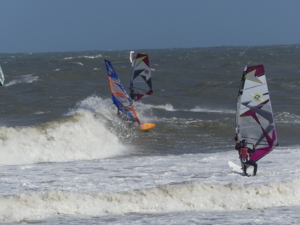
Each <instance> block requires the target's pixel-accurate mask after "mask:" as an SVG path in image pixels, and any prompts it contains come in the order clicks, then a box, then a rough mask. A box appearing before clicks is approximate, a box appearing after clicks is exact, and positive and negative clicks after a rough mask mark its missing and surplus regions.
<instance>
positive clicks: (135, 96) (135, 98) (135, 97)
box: [129, 87, 137, 101]
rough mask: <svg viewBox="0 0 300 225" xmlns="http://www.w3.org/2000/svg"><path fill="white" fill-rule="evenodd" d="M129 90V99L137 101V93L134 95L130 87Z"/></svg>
mask: <svg viewBox="0 0 300 225" xmlns="http://www.w3.org/2000/svg"><path fill="white" fill-rule="evenodd" d="M129 89H130V93H129V95H130V98H131V99H132V100H134V101H137V93H135V92H134V91H133V89H132V88H131V87H130V88H129Z"/></svg>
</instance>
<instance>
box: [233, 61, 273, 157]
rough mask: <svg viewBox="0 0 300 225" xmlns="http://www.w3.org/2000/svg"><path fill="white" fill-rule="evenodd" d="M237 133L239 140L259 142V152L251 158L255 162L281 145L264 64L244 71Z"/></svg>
mask: <svg viewBox="0 0 300 225" xmlns="http://www.w3.org/2000/svg"><path fill="white" fill-rule="evenodd" d="M236 133H237V137H238V139H239V140H243V139H245V140H247V141H248V143H256V146H255V149H256V151H255V153H251V156H250V158H251V159H252V160H254V161H258V160H259V159H261V158H262V157H264V156H265V155H267V154H268V153H270V152H271V151H272V150H273V149H274V148H275V147H276V146H277V145H278V142H277V134H276V128H275V122H274V116H273V112H272V105H271V101H270V94H269V90H268V85H267V80H266V74H265V70H264V66H263V65H257V66H248V67H246V68H245V70H244V73H243V77H242V80H241V84H240V88H239V93H238V102H237V112H236Z"/></svg>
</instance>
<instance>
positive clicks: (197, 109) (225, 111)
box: [148, 103, 235, 114]
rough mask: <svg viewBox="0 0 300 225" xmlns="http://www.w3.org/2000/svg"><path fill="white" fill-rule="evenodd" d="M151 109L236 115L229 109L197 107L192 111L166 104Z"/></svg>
mask: <svg viewBox="0 0 300 225" xmlns="http://www.w3.org/2000/svg"><path fill="white" fill-rule="evenodd" d="M148 106H149V107H151V108H155V109H163V110H166V111H186V112H208V113H230V114H232V113H235V111H234V110H227V109H208V108H203V107H199V106H196V107H195V108H192V109H176V108H174V106H173V105H171V104H169V103H168V104H165V105H148Z"/></svg>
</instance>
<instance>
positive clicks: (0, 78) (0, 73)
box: [0, 66, 5, 86]
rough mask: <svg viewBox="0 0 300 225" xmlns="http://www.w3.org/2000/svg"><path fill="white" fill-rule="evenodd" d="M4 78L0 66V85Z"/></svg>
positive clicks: (2, 83)
mask: <svg viewBox="0 0 300 225" xmlns="http://www.w3.org/2000/svg"><path fill="white" fill-rule="evenodd" d="M4 80H5V77H4V73H3V71H2V68H1V66H0V86H3V85H4Z"/></svg>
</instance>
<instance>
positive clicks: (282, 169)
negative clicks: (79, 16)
mask: <svg viewBox="0 0 300 225" xmlns="http://www.w3.org/2000/svg"><path fill="white" fill-rule="evenodd" d="M130 50H135V52H139V53H145V54H148V55H149V59H150V64H151V67H152V82H153V89H154V93H153V95H152V96H151V97H149V98H145V99H143V100H142V101H141V102H138V103H135V106H136V109H137V112H138V116H139V118H140V120H141V121H142V122H150V123H155V124H156V126H155V127H154V128H153V129H151V130H150V131H149V132H143V131H141V130H138V129H136V128H135V127H131V126H128V125H126V124H124V122H123V121H121V120H120V119H119V118H118V117H117V116H116V112H117V110H116V108H115V106H114V105H113V104H112V100H111V96H110V91H109V84H108V79H107V73H106V69H105V64H104V59H107V60H109V61H111V63H112V65H113V66H114V68H115V70H116V72H117V74H118V75H119V77H120V80H121V81H122V83H123V85H124V87H125V88H126V89H127V90H128V87H129V78H130V73H131V66H130V61H129V52H130ZM299 62H300V45H281V46H259V47H246V46H242V47H222V46H220V47H210V48H189V49H159V50H153V49H151V50H147V49H142V50H138V49H129V50H127V51H86V52H58V53H51V52H50V53H18V54H4V53H2V54H0V65H1V67H2V70H3V72H4V74H5V76H6V80H5V85H4V86H3V87H0V93H1V94H0V106H1V107H0V222H1V223H5V224H85V225H90V224H156V225H159V224H164V225H165V224H231V225H232V224H292V223H297V222H299V220H300V216H299V210H300V189H299V185H300V161H299V158H300V140H299V132H300V126H299V125H300V106H299V100H300V64H299ZM257 64H263V65H264V67H265V71H266V76H267V80H268V86H269V93H270V98H271V103H272V106H273V112H274V115H275V122H276V128H277V134H278V140H279V144H280V146H279V147H277V148H276V149H275V150H274V151H273V152H272V153H270V154H269V155H267V156H266V157H264V158H262V159H261V160H260V161H258V173H257V176H256V177H244V176H240V175H239V174H234V173H232V172H231V171H230V170H229V169H228V166H227V162H228V160H231V161H233V162H237V163H238V156H237V153H236V151H235V150H234V144H235V142H234V140H233V138H234V136H235V110H236V101H237V92H238V87H239V83H240V80H241V76H242V73H243V69H244V67H245V66H247V65H248V66H251V65H257ZM249 172H251V171H249Z"/></svg>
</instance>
